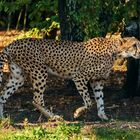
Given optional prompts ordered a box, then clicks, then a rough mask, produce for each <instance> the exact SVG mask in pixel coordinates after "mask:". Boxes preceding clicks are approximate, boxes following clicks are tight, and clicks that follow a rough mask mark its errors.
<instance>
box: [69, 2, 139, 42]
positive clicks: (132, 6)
mask: <svg viewBox="0 0 140 140" xmlns="http://www.w3.org/2000/svg"><path fill="white" fill-rule="evenodd" d="M76 2H77V3H76V5H77V9H78V10H74V11H71V12H70V17H71V18H72V19H73V20H74V22H75V23H80V24H79V25H80V26H81V28H82V29H81V30H84V35H85V39H88V38H92V37H95V36H105V35H106V33H107V32H112V33H114V32H116V31H120V32H121V31H123V28H124V25H125V24H127V22H128V21H129V20H130V19H131V18H136V17H138V15H137V2H136V1H133V0H129V1H128V2H125V1H124V0H121V1H120V0H113V1H110V0H103V1H98V0H89V1H81V0H76Z"/></svg>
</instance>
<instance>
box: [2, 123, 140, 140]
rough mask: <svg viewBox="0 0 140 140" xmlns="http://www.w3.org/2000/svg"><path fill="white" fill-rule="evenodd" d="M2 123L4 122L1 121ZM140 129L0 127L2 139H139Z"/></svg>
mask: <svg viewBox="0 0 140 140" xmlns="http://www.w3.org/2000/svg"><path fill="white" fill-rule="evenodd" d="M1 124H2V123H1ZM139 139H140V130H135V129H122V128H107V127H100V128H94V127H93V125H83V124H80V123H79V124H66V123H65V122H61V123H60V124H59V125H58V126H54V127H53V126H47V127H46V126H45V125H40V126H34V127H33V126H32V127H31V126H28V125H25V126H24V127H23V129H18V128H15V129H11V128H10V129H4V127H1V128H0V140H139Z"/></svg>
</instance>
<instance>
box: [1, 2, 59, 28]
mask: <svg viewBox="0 0 140 140" xmlns="http://www.w3.org/2000/svg"><path fill="white" fill-rule="evenodd" d="M0 12H1V14H0V15H1V17H2V18H1V21H0V23H1V24H2V25H3V26H4V27H6V25H7V26H9V27H7V28H10V26H12V28H13V26H15V25H16V28H19V26H20V27H21V26H22V27H23V29H25V28H38V29H43V28H44V29H48V28H49V27H50V26H51V25H52V24H54V22H55V23H57V24H58V16H57V1H56V0H53V1H51V0H39V1H32V0H13V1H9V0H1V2H0ZM7 17H8V18H7ZM7 19H8V20H7ZM15 22H17V23H16V24H15ZM4 23H5V24H4ZM11 24H12V25H11ZM19 24H20V25H19ZM4 27H3V28H4ZM55 27H57V28H59V26H57V25H56V26H55Z"/></svg>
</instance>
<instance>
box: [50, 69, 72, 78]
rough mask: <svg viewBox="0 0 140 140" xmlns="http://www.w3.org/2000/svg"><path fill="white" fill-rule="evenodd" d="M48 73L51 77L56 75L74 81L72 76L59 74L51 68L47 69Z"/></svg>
mask: <svg viewBox="0 0 140 140" xmlns="http://www.w3.org/2000/svg"><path fill="white" fill-rule="evenodd" d="M47 72H48V73H49V74H51V75H54V76H58V77H62V78H65V79H72V76H68V75H62V74H59V73H57V72H56V71H54V70H52V69H51V68H50V67H47Z"/></svg>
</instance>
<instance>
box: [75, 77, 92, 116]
mask: <svg viewBox="0 0 140 140" xmlns="http://www.w3.org/2000/svg"><path fill="white" fill-rule="evenodd" d="M73 80H74V82H75V85H76V88H77V90H78V92H79V94H80V95H81V96H82V98H83V101H84V106H82V107H80V108H78V109H76V111H75V113H74V118H78V117H79V116H81V114H83V113H84V112H86V111H87V110H89V109H90V108H91V107H92V101H91V98H90V95H89V92H88V87H87V83H88V81H87V80H86V79H84V77H82V76H81V77H80V76H77V77H75V78H74V79H73Z"/></svg>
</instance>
